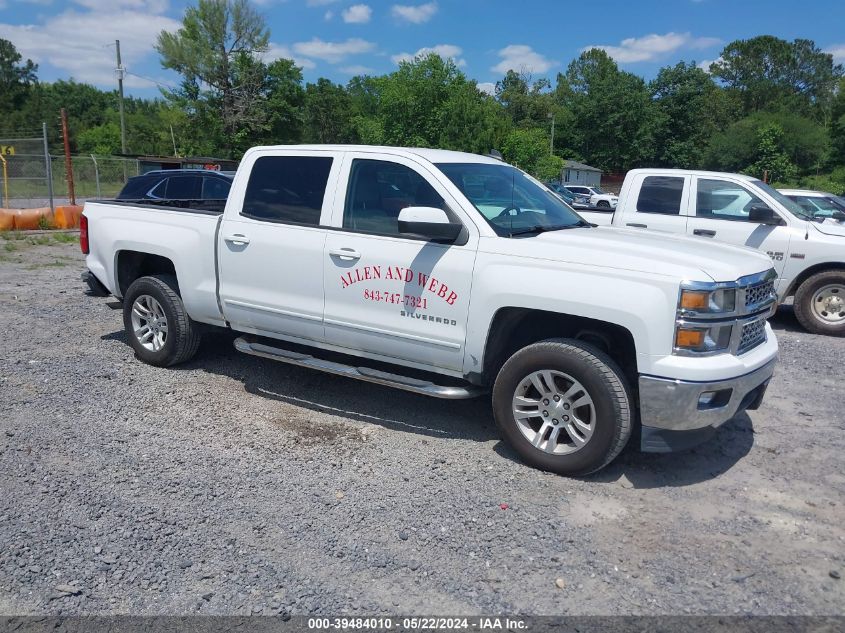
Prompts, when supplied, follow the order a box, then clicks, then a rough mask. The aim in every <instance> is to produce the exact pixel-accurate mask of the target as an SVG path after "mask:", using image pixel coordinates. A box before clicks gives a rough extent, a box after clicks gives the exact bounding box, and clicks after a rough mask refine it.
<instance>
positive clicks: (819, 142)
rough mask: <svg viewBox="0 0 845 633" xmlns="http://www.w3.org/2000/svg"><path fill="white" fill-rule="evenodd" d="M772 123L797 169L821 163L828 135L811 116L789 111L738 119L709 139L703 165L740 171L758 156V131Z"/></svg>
mask: <svg viewBox="0 0 845 633" xmlns="http://www.w3.org/2000/svg"><path fill="white" fill-rule="evenodd" d="M773 126H774V127H776V128H777V129H779V130H780V131H781V134H780V136H779V140H778V143H779V145H780V147H781V148H782V149H783V151H784V152H785V153H786V155H787V156H788V157H789V161H790V162H791V163H792V164H793V165H795V166H796V168H797V169H798V170H799V171H808V170H814V171H815V170H817V169H820V168H821V166H823V165H824V164H825V161H826V156H827V149H828V135H827V133H826V132H825V129H824V127H822V125H820V124H819V123H817V122H815V121H813V120H812V119H810V118H808V117H806V116H801V115H800V114H795V113H793V112H757V113H754V114H752V115H749V116H747V117H744V118H742V119H740V120H739V121H736V122H734V123H732V124H730V125H728V126H727V127H726V128H725V129H724V130H722V131H720V132H717V133H715V134H714V135H713V136H712V138H711V139H710V143H709V145H708V148H707V156H706V158H705V161H704V162H705V166H706V167H709V168H711V169H717V170H721V171H742V170H744V169H746V168H747V167H748V166H749V165H751V164H753V163H755V162H756V161H757V160H758V144H759V136H760V131H761V130H762V129H765V128H770V127H773Z"/></svg>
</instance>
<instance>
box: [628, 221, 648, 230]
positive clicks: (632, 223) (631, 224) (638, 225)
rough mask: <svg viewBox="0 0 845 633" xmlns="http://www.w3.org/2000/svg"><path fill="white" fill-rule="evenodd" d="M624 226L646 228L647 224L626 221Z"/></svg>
mask: <svg viewBox="0 0 845 633" xmlns="http://www.w3.org/2000/svg"><path fill="white" fill-rule="evenodd" d="M625 226H633V227H636V228H638V229H647V228H648V224H637V223H636V222H628V224H626V225H625Z"/></svg>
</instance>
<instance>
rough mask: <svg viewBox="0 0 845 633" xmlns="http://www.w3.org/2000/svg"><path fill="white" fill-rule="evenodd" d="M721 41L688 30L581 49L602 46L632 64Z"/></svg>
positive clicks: (705, 46) (716, 43)
mask: <svg viewBox="0 0 845 633" xmlns="http://www.w3.org/2000/svg"><path fill="white" fill-rule="evenodd" d="M721 43H722V41H721V40H720V39H718V38H715V37H693V36H692V34H691V33H688V32H687V33H674V32H669V33H666V34H665V35H658V34H657V33H651V34H650V35H644V36H643V37H629V38H627V39H624V40H622V41H621V42H620V43H619V46H611V45H605V44H593V45H590V46H585V47H584V48H582V49H581V50H582V51H587V50H590V49H591V48H600V49H601V50H603V51H605V52H606V53H607V54H608V55H610V56H611V57H612V58H613V59H615V60H616V61H617V62H619V63H620V64H632V63H635V62H650V61H654V60H655V59H659V58H661V57H664V56H666V55H669V54H671V53H674V52H676V51H679V50H681V49H702V48H710V47H711V46H718V45H719V44H721Z"/></svg>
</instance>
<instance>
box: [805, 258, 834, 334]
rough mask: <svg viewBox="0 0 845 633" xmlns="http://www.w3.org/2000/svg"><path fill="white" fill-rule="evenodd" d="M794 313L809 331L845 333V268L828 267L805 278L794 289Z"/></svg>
mask: <svg viewBox="0 0 845 633" xmlns="http://www.w3.org/2000/svg"><path fill="white" fill-rule="evenodd" d="M795 316H796V317H797V318H798V321H799V323H801V325H802V326H804V328H806V329H807V330H809V331H810V332H814V333H816V334H829V335H833V336H845V271H841V270H829V271H827V272H822V273H817V274H815V275H813V276H812V277H810V278H809V279H807V280H806V281H804V283H802V284H801V285H800V286H799V287H798V291H797V292H796V293H795Z"/></svg>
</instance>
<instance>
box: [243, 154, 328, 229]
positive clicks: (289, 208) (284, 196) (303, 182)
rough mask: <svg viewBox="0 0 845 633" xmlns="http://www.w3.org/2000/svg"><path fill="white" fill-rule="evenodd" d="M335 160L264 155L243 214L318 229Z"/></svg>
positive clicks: (258, 162) (255, 167) (257, 165)
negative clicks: (316, 227) (327, 184)
mask: <svg viewBox="0 0 845 633" xmlns="http://www.w3.org/2000/svg"><path fill="white" fill-rule="evenodd" d="M332 160H333V159H332V158H331V157H324V156H262V157H261V158H259V159H258V160H256V161H255V163H254V164H253V166H252V172H251V173H250V175H249V182H248V183H247V186H246V194H245V195H244V206H243V209H242V210H241V215H244V216H246V217H249V218H253V219H256V220H263V221H266V222H281V223H285V224H304V225H307V226H318V225H319V224H320V213H321V211H322V209H323V198H324V197H325V195H326V183H327V182H328V180H329V172H330V171H331V168H332Z"/></svg>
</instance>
